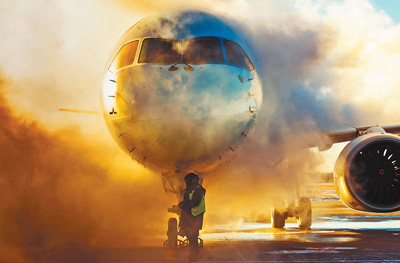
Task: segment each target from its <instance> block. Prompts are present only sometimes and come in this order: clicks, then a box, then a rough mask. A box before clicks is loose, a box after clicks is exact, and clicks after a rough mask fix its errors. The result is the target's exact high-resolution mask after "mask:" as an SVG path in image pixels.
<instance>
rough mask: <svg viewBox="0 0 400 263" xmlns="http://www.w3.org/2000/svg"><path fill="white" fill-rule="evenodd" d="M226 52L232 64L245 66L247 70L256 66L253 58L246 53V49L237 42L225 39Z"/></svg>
mask: <svg viewBox="0 0 400 263" xmlns="http://www.w3.org/2000/svg"><path fill="white" fill-rule="evenodd" d="M224 44H225V49H226V54H227V55H228V60H229V62H230V63H231V64H234V65H236V66H239V67H242V68H245V69H247V70H253V69H254V66H253V63H251V60H250V59H249V57H248V56H247V55H246V53H245V52H244V50H243V49H242V48H241V47H240V46H239V45H238V44H236V43H235V42H232V41H228V40H224Z"/></svg>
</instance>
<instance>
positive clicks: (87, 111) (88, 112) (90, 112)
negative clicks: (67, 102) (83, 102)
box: [58, 109, 101, 115]
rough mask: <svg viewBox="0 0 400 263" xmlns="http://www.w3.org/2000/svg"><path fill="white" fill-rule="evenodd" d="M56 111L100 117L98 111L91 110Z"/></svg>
mask: <svg viewBox="0 0 400 263" xmlns="http://www.w3.org/2000/svg"><path fill="white" fill-rule="evenodd" d="M58 110H59V111H67V112H74V113H83V114H94V115H101V112H100V111H92V110H74V109H58Z"/></svg>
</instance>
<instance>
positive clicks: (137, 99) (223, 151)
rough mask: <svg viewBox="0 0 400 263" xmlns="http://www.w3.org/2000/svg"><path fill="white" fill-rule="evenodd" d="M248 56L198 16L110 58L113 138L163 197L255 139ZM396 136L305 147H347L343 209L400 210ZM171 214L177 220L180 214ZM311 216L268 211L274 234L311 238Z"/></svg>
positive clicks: (124, 42)
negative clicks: (289, 228)
mask: <svg viewBox="0 0 400 263" xmlns="http://www.w3.org/2000/svg"><path fill="white" fill-rule="evenodd" d="M250 51H251V50H250V48H249V46H248V45H247V44H246V42H245V41H244V40H243V39H242V38H241V36H240V34H239V33H238V32H236V31H235V30H234V29H233V28H232V27H231V26H230V25H229V24H227V23H226V22H224V21H223V20H221V19H219V18H217V17H216V16H214V15H212V14H209V13H207V12H203V11H197V10H178V11H173V12H168V13H163V14H158V15H154V16H150V17H147V18H144V19H142V20H140V21H139V22H137V23H136V24H134V25H133V26H132V27H131V28H129V29H128V30H127V31H126V32H125V33H124V34H123V35H122V36H121V37H120V39H119V40H118V41H117V43H116V45H115V47H114V48H113V50H112V51H111V55H110V57H109V59H108V62H107V68H106V70H105V76H104V81H103V86H102V89H101V94H102V95H101V101H102V115H103V117H104V120H105V123H106V125H107V128H108V130H109V133H110V134H111V136H112V137H113V139H114V140H115V142H116V143H117V144H118V146H119V147H120V148H121V149H122V150H123V151H125V152H126V153H127V154H128V155H129V156H130V157H131V158H132V160H134V161H136V162H138V163H139V164H142V165H144V166H145V167H148V168H150V169H153V170H156V171H160V172H161V177H162V183H163V186H164V189H165V192H171V193H173V194H175V195H176V197H177V199H178V202H179V200H181V199H182V193H183V192H184V188H185V184H184V180H183V177H184V176H185V175H186V174H187V173H188V172H196V173H197V174H199V175H200V177H201V180H203V178H204V174H206V173H207V172H209V171H211V170H213V169H216V168H217V167H220V166H223V165H227V164H229V163H230V162H231V161H233V160H234V159H235V158H236V157H237V156H238V154H240V153H241V152H242V151H243V149H244V148H245V147H246V144H247V142H248V140H249V138H250V137H251V136H252V134H253V132H254V129H255V127H256V124H257V119H259V115H260V109H261V107H262V103H263V99H266V98H263V93H262V83H261V80H260V78H259V76H258V74H257V69H256V68H255V66H254V64H253V63H252V58H251V55H250V54H251V52H250ZM62 110H64V111H68V110H66V109H62ZM71 111H74V110H71ZM75 112H76V111H75ZM89 113H90V114H94V113H93V112H89ZM397 133H400V125H391V126H380V127H378V126H376V127H375V126H365V127H355V128H353V127H351V128H348V129H345V130H341V131H334V132H332V133H328V134H325V137H326V138H328V139H329V140H328V141H325V142H316V143H315V144H314V145H310V147H319V149H320V150H326V149H329V148H330V147H331V146H332V144H334V143H339V142H347V141H350V143H349V144H347V146H346V147H345V148H344V149H343V151H342V152H341V153H340V155H339V157H338V160H337V162H336V165H335V168H334V183H335V186H336V190H337V193H338V195H339V198H340V200H341V201H342V202H343V203H344V204H345V205H346V206H348V207H349V208H352V209H355V210H359V211H365V212H378V213H386V212H393V211H399V210H400V182H399V180H400V137H399V136H397V135H395V134H397ZM168 211H169V212H173V213H177V214H179V209H178V208H177V206H173V207H172V208H169V209H168ZM311 214H312V211H311V202H310V199H309V198H308V197H300V196H299V195H295V196H294V200H292V201H291V202H289V204H288V205H278V204H277V205H275V207H273V208H272V209H271V224H272V227H274V228H283V227H284V226H285V220H286V219H287V218H288V217H295V218H297V221H298V225H299V227H300V228H302V229H308V228H310V227H311V223H312V222H311V220H312V219H311ZM179 233H180V232H179V231H178V229H177V221H176V219H175V218H170V219H169V221H168V240H167V241H166V242H167V245H168V244H169V245H176V242H177V241H176V240H177V236H178V235H179Z"/></svg>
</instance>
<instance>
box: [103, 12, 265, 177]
mask: <svg viewBox="0 0 400 263" xmlns="http://www.w3.org/2000/svg"><path fill="white" fill-rule="evenodd" d="M245 46H246V45H245V43H243V41H242V40H241V39H240V38H239V37H238V35H237V34H236V33H235V31H234V30H232V29H230V28H229V26H228V25H227V24H226V23H224V22H222V21H221V20H219V19H217V18H215V17H214V16H212V15H210V14H207V13H203V12H194V11H181V12H176V13H170V14H166V15H163V16H156V17H150V18H145V19H143V20H141V21H140V22H138V23H137V24H135V25H134V26H133V27H131V28H130V29H129V30H128V31H127V32H126V33H125V34H124V35H123V36H122V37H121V39H120V40H119V41H118V42H117V44H116V47H115V49H114V50H113V52H112V56H111V58H110V60H109V63H108V66H107V70H106V74H105V79H104V84H103V88H102V104H103V116H104V118H105V121H106V123H107V127H108V129H109V131H110V134H111V135H112V137H113V138H114V139H115V141H116V142H117V143H118V145H119V146H120V147H121V148H122V149H123V150H124V151H125V152H126V153H128V154H129V155H130V156H132V159H134V160H136V161H137V162H139V163H141V164H143V165H145V166H148V167H150V168H153V169H156V170H161V171H164V172H166V171H170V170H198V171H205V170H208V169H212V168H213V167H216V166H220V165H223V164H226V163H229V162H230V161H231V160H232V159H234V158H235V157H236V156H237V154H239V153H240V152H241V151H242V150H243V148H244V147H245V144H246V141H247V140H248V138H249V137H250V136H251V134H252V132H253V130H254V127H255V123H256V119H257V115H258V112H259V108H260V106H261V100H262V91H261V84H260V81H259V79H258V75H257V72H256V69H255V68H254V65H253V63H252V62H251V59H250V57H249V56H248V55H247V52H246V50H245Z"/></svg>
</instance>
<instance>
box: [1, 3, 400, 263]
mask: <svg viewBox="0 0 400 263" xmlns="http://www.w3.org/2000/svg"><path fill="white" fill-rule="evenodd" d="M116 3H117V4H113V3H110V2H109V1H102V2H99V1H92V0H86V1H69V2H68V4H67V2H63V1H56V0H54V1H50V2H48V1H44V0H39V1H35V2H29V1H15V3H14V4H13V5H9V3H8V2H5V1H2V2H0V6H1V7H2V8H0V17H1V23H0V33H1V35H2V36H6V37H3V40H2V41H1V43H0V50H1V52H0V68H1V70H2V71H3V76H4V78H5V79H6V80H7V81H6V82H5V84H4V82H3V84H2V90H1V91H2V94H7V99H8V100H9V101H10V103H8V102H7V100H6V98H5V97H4V95H3V96H1V97H0V102H1V107H0V117H1V123H0V125H1V132H0V138H1V139H0V143H1V149H2V154H1V158H0V161H1V162H2V165H1V168H0V169H1V170H0V175H1V178H0V188H1V193H2V194H1V196H2V197H3V198H2V200H3V201H1V202H0V211H1V218H0V225H1V229H0V231H1V239H0V254H1V255H2V257H3V259H4V258H5V260H8V259H9V261H15V262H18V261H21V262H23V261H33V260H35V259H37V258H38V257H39V254H40V253H41V252H42V251H45V250H48V249H52V248H57V247H60V246H63V245H65V244H68V243H73V244H84V245H88V246H97V247H99V246H100V247H101V246H109V244H110V243H111V244H114V245H115V246H121V247H123V246H128V245H132V244H139V243H140V244H143V240H142V239H140V238H141V237H143V236H144V234H143V235H142V234H141V233H143V232H146V233H148V232H152V231H153V232H156V233H161V232H163V231H165V229H164V227H165V224H164V221H165V220H163V221H162V222H161V223H160V218H166V216H167V215H165V212H164V211H165V209H166V207H168V202H167V201H166V200H165V199H166V198H165V196H164V195H163V193H162V191H163V190H162V188H161V183H160V181H159V177H158V176H156V175H154V174H151V173H150V172H148V171H146V170H144V169H141V168H138V167H136V166H135V165H134V164H132V163H131V162H130V160H129V158H127V157H126V156H122V155H121V153H120V152H118V150H116V146H114V145H112V142H111V140H109V138H108V135H105V134H106V132H105V130H104V127H103V125H102V124H101V120H98V119H89V118H92V117H89V118H88V117H82V116H75V115H74V116H71V115H63V117H62V121H61V120H60V113H58V112H57V108H59V107H71V108H78V109H96V107H98V106H97V105H98V98H97V96H96V95H94V94H98V89H99V88H100V82H101V78H102V72H103V70H104V68H103V65H104V63H105V61H106V58H107V55H108V53H109V51H110V50H111V47H112V45H113V43H114V42H115V41H116V39H117V38H118V37H119V35H120V34H122V32H123V31H124V30H125V29H127V28H128V27H129V26H131V25H132V24H133V23H135V22H137V21H138V20H139V19H140V18H142V17H144V16H146V15H148V14H150V13H152V12H159V11H166V10H169V9H170V8H179V7H186V8H187V7H191V8H201V9H203V10H205V11H209V12H211V13H213V14H216V15H218V16H221V17H222V18H224V19H226V20H228V21H230V22H231V23H232V24H233V25H234V26H235V27H237V28H239V29H240V30H241V32H242V34H243V36H244V37H245V38H247V39H248V42H249V43H251V45H252V47H253V53H254V54H257V56H254V57H255V59H256V61H254V62H255V65H256V68H257V70H258V72H259V75H260V76H261V77H262V81H263V88H264V102H265V103H264V107H263V108H262V112H261V117H262V119H261V120H260V122H259V123H258V127H257V129H256V132H255V134H254V135H253V137H252V138H251V143H250V145H249V146H248V147H247V150H246V151H245V152H244V153H243V154H242V156H241V157H240V158H238V159H237V160H236V161H235V162H233V163H232V165H231V166H229V167H227V168H224V169H222V170H218V171H215V172H213V174H210V175H209V176H208V177H207V178H206V180H205V187H206V188H207V189H208V196H207V198H208V199H207V200H208V214H207V217H206V225H207V224H208V223H207V220H209V222H221V221H223V220H224V218H226V217H227V215H229V214H232V213H234V214H235V216H236V217H237V218H240V217H242V216H245V215H248V214H251V213H254V216H255V217H258V216H260V214H262V213H265V211H266V210H267V208H268V206H269V204H270V200H271V198H272V197H273V196H274V195H276V193H277V192H280V191H281V190H284V189H288V188H290V187H291V186H290V182H289V183H288V184H287V185H283V184H282V183H281V182H282V174H287V175H288V178H290V174H291V172H292V170H288V169H287V168H285V167H275V168H271V167H266V166H265V163H266V162H268V163H270V164H273V163H275V162H278V161H279V156H280V155H292V154H293V153H295V152H297V150H298V149H301V148H303V147H304V146H305V145H304V144H305V143H304V138H305V137H304V136H307V138H309V136H310V134H311V138H312V139H313V140H315V139H316V138H318V139H320V138H321V136H320V131H321V129H333V128H336V127H338V126H349V125H350V126H352V125H369V124H392V123H399V122H400V114H399V113H400V109H399V107H398V106H397V100H398V97H399V96H398V95H399V92H400V91H399V89H398V88H397V87H398V84H400V78H399V76H400V75H399V74H398V73H397V69H398V68H400V65H399V63H400V62H399V61H400V47H399V46H398V43H399V39H400V27H399V25H395V24H394V23H393V22H392V21H391V20H390V18H389V17H388V16H387V15H385V14H384V13H381V12H378V11H377V10H375V9H374V8H373V7H372V5H371V4H370V3H369V2H368V1H367V0H345V1H342V2H333V3H332V2H331V1H317V2H314V1H301V0H298V1H295V4H293V1H280V3H279V4H278V3H277V2H276V1H272V0H271V1H251V2H250V1H242V0H236V1H221V2H214V1H210V0H208V1H193V2H192V3H191V5H190V6H187V3H183V2H182V1H177V0H175V1H172V2H171V1H168V5H167V4H166V2H165V1H158V0H157V1H151V2H149V1H123V0H120V1H117V2H116ZM254 54H253V55H254ZM71 103H72V104H71ZM32 119H33V120H32ZM35 119H38V120H39V121H40V122H39V121H35ZM88 122H90V124H93V125H89V127H88V124H87V123H88ZM41 123H44V124H41ZM77 126H80V127H82V128H77ZM107 140H108V141H110V142H107ZM104 141H106V142H104ZM99 149H101V150H99ZM278 151H279V152H278ZM277 156H278V157H277ZM296 158H297V159H296V164H298V165H295V166H294V167H293V169H294V170H295V171H296V172H298V171H301V170H303V169H313V167H315V166H316V165H318V164H319V162H320V160H319V159H318V158H317V156H316V155H315V154H313V153H305V154H303V155H302V157H301V158H299V157H296ZM130 175H132V176H130ZM272 189H274V190H272ZM232 192H234V193H235V194H232ZM143 200H145V202H144V201H143ZM251 203H254V204H255V205H254V206H251V205H249V204H251ZM149 207H151V208H152V209H151V211H152V212H149V209H148V208H149ZM137 211H146V213H140V214H141V215H142V216H143V217H137V215H138V213H137ZM153 211H154V212H153ZM116 222H118V223H116ZM143 222H148V223H146V225H145V226H144V227H143ZM142 231H143V232H142ZM126 232H128V233H130V234H129V235H126V234H125V233H126ZM147 235H148V234H147ZM3 255H5V256H3Z"/></svg>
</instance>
